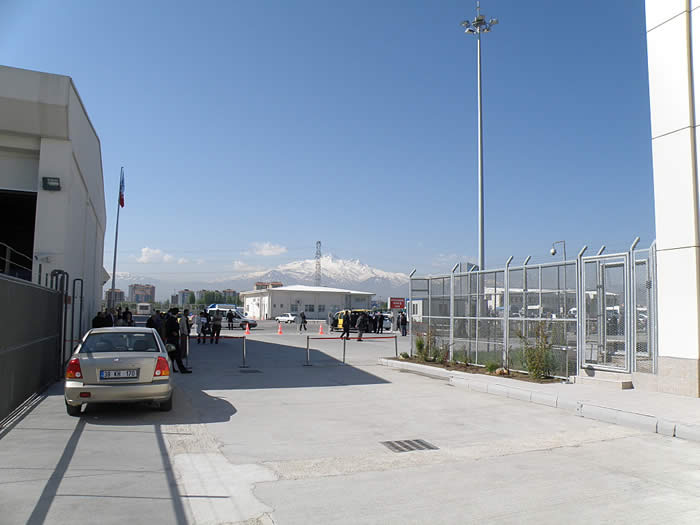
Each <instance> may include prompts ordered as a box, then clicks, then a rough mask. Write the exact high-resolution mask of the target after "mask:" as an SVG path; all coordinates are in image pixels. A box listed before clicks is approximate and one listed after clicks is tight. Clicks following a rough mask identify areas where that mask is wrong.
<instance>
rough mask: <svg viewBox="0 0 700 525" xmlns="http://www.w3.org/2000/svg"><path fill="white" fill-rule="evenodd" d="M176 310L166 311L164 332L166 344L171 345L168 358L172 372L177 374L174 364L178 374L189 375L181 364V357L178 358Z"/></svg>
mask: <svg viewBox="0 0 700 525" xmlns="http://www.w3.org/2000/svg"><path fill="white" fill-rule="evenodd" d="M177 312H178V310H177V308H172V309H171V310H169V311H168V316H167V318H166V319H165V332H166V334H167V338H166V341H167V344H169V345H171V346H170V348H168V356H169V357H170V361H172V363H173V372H177V371H178V370H176V369H175V364H177V366H178V368H179V369H180V372H181V373H183V374H189V373H191V371H190V370H187V367H185V363H183V362H182V357H181V356H180V349H179V348H178V346H179V344H180V325H179V324H178V322H177Z"/></svg>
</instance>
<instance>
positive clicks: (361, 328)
mask: <svg viewBox="0 0 700 525" xmlns="http://www.w3.org/2000/svg"><path fill="white" fill-rule="evenodd" d="M367 320H368V318H367V314H366V313H365V312H362V313H361V314H360V316H359V317H358V318H357V341H358V342H360V341H362V334H364V333H365V331H367V325H368V324H369V323H368V322H367Z"/></svg>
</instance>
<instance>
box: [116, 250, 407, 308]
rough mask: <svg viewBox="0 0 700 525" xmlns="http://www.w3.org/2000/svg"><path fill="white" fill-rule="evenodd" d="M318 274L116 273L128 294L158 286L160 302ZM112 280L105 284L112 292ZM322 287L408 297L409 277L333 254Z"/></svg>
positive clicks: (285, 269) (293, 268) (309, 279)
mask: <svg viewBox="0 0 700 525" xmlns="http://www.w3.org/2000/svg"><path fill="white" fill-rule="evenodd" d="M315 274H316V259H306V260H302V261H292V262H289V263H285V264H280V265H279V266H276V267H274V268H272V269H269V270H261V271H256V272H248V273H244V274H240V273H239V274H233V272H230V271H222V272H221V274H220V275H219V276H217V277H212V276H211V274H207V273H206V272H204V273H203V274H202V275H196V274H195V275H189V276H188V277H184V276H178V277H170V274H165V275H163V276H157V274H154V275H155V276H154V275H142V274H136V273H130V272H117V280H116V287H117V288H119V289H122V290H124V292H126V291H127V290H128V287H129V285H130V284H133V283H140V284H143V283H149V284H153V285H154V286H155V287H156V296H157V297H158V298H159V299H163V298H166V297H169V296H170V295H169V294H171V293H174V292H175V291H176V290H181V289H183V288H189V289H190V290H202V289H205V290H222V289H226V288H232V289H234V290H240V291H244V290H252V289H253V286H254V285H255V282H256V281H280V282H282V283H283V284H285V285H292V284H307V285H313V284H314V276H315ZM111 284H112V281H111V280H109V281H108V282H107V283H106V284H105V290H106V289H109V288H110V286H111ZM321 285H322V286H328V287H332V288H347V289H351V290H359V291H366V292H374V293H375V294H376V297H377V298H379V297H381V298H386V297H388V296H399V297H405V296H406V294H408V275H406V274H404V273H396V272H387V271H384V270H380V269H378V268H372V267H371V266H369V265H367V264H364V263H362V262H361V261H359V260H357V259H339V258H336V257H334V256H332V255H325V256H323V257H322V258H321Z"/></svg>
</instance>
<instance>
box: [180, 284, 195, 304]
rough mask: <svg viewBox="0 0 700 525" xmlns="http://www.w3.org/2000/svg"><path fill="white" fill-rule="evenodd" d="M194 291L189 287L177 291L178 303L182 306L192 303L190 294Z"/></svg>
mask: <svg viewBox="0 0 700 525" xmlns="http://www.w3.org/2000/svg"><path fill="white" fill-rule="evenodd" d="M191 293H194V292H193V291H192V290H189V289H188V288H185V289H184V290H180V291H179V292H177V304H178V305H180V306H184V305H186V304H190V294H191Z"/></svg>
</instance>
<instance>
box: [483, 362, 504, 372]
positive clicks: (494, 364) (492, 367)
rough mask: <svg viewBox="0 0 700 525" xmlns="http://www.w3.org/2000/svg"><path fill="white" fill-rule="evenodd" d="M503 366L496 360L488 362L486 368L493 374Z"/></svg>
mask: <svg viewBox="0 0 700 525" xmlns="http://www.w3.org/2000/svg"><path fill="white" fill-rule="evenodd" d="M500 367H501V365H499V364H498V363H497V362H496V361H489V362H488V363H486V370H488V371H489V374H493V373H494V372H495V371H496V370H498V369H499V368H500Z"/></svg>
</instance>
